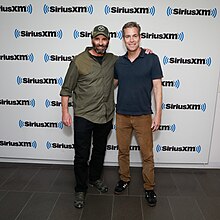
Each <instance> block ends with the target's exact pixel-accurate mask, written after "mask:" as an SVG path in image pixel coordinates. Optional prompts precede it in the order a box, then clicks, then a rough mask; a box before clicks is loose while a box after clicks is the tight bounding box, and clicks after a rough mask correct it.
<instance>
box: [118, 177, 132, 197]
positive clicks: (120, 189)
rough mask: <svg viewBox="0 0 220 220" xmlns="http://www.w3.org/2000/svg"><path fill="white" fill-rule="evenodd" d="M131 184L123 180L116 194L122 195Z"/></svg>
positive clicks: (120, 181)
mask: <svg viewBox="0 0 220 220" xmlns="http://www.w3.org/2000/svg"><path fill="white" fill-rule="evenodd" d="M129 183H130V181H129V182H125V181H123V180H119V181H118V183H117V185H116V187H115V194H120V193H122V192H123V191H124V190H125V189H126V188H127V187H128V185H129Z"/></svg>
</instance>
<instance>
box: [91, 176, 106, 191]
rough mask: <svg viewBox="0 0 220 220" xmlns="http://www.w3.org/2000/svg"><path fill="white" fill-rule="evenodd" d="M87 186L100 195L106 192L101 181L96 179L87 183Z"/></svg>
mask: <svg viewBox="0 0 220 220" xmlns="http://www.w3.org/2000/svg"><path fill="white" fill-rule="evenodd" d="M89 184H90V185H91V186H93V187H95V188H96V189H97V190H98V191H100V192H101V193H106V192H108V187H107V186H106V185H105V184H104V183H103V181H102V180H100V179H98V180H96V181H89Z"/></svg>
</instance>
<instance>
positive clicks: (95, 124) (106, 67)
mask: <svg viewBox="0 0 220 220" xmlns="http://www.w3.org/2000/svg"><path fill="white" fill-rule="evenodd" d="M91 37H92V39H91V42H92V47H87V48H86V49H85V51H84V52H82V53H80V54H79V55H77V56H75V57H74V59H73V60H72V61H71V63H70V65H69V68H68V71H67V74H66V76H65V80H64V84H63V86H62V89H61V91H60V95H61V101H62V121H63V123H64V125H66V126H71V125H72V116H71V115H70V113H69V111H68V102H69V98H70V97H72V99H73V109H74V121H73V123H74V148H75V158H74V172H75V178H76V186H75V201H74V205H75V207H76V208H83V207H84V204H85V196H86V191H87V188H88V186H87V183H88V181H89V183H90V184H91V185H92V186H94V187H96V188H97V189H98V190H99V191H100V192H102V193H104V192H107V191H108V187H107V186H106V185H105V184H104V183H103V181H102V180H101V179H100V177H101V173H102V169H103V164H104V158H105V152H106V145H107V139H108V135H109V133H110V131H111V129H112V119H113V116H114V108H115V105H114V81H113V80H114V64H115V62H116V60H117V56H115V55H113V54H112V53H106V50H107V48H108V44H109V40H110V36H109V31H108V29H107V28H106V27H105V26H103V25H98V26H96V27H95V28H94V29H93V31H92V34H91ZM91 140H93V148H92V154H91V159H90V161H89V158H90V149H91ZM88 164H89V165H88Z"/></svg>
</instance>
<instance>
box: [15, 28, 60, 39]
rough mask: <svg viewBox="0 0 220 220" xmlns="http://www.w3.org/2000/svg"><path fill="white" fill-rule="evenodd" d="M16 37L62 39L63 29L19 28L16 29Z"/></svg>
mask: <svg viewBox="0 0 220 220" xmlns="http://www.w3.org/2000/svg"><path fill="white" fill-rule="evenodd" d="M14 36H15V38H19V37H40V38H41V37H45V38H47V37H48V38H49V37H50V38H59V39H62V37H63V31H62V30H61V29H60V30H58V31H24V30H23V31H20V30H18V29H15V30H14Z"/></svg>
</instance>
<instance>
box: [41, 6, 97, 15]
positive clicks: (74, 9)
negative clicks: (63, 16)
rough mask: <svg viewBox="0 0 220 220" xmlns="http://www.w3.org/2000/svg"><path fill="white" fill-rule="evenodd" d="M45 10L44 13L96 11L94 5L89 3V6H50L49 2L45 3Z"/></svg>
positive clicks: (90, 12) (91, 12)
mask: <svg viewBox="0 0 220 220" xmlns="http://www.w3.org/2000/svg"><path fill="white" fill-rule="evenodd" d="M43 12H44V14H48V13H88V14H93V12H94V7H93V5H88V6H69V7H65V6H54V5H52V6H49V5H47V4H45V5H44V7H43Z"/></svg>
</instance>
